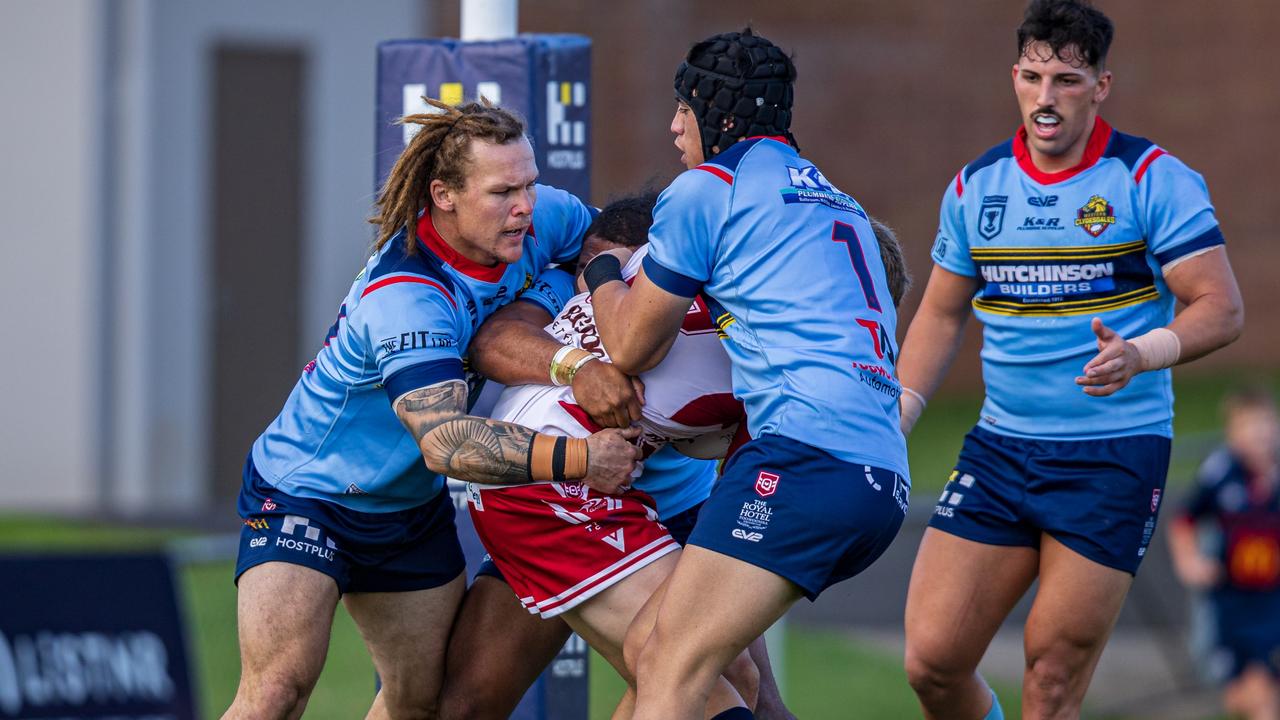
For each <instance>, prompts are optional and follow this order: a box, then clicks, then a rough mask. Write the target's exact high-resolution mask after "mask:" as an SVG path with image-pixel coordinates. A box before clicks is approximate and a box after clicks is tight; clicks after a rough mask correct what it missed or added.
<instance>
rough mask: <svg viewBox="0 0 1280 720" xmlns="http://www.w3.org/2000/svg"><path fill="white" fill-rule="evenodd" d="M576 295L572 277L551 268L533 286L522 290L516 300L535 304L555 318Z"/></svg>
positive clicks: (543, 272)
mask: <svg viewBox="0 0 1280 720" xmlns="http://www.w3.org/2000/svg"><path fill="white" fill-rule="evenodd" d="M576 294H577V288H576V287H574V277H573V276H572V275H570V274H569V273H567V272H565V271H563V270H560V269H557V268H549V269H547V270H543V271H542V274H541V275H539V276H538V279H537V280H534V281H533V284H532V285H530V286H529V287H527V288H525V289H524V290H521V291H520V294H519V295H517V296H516V300H523V301H524V302H530V303H533V304H534V305H537V306H538V307H540V308H542V309H543V310H546V311H547V312H548V313H550V314H551V317H555V316H556V315H559V314H560V311H561V310H563V309H564V305H565V303H567V302H569V298H572V297H573V296H574V295H576Z"/></svg>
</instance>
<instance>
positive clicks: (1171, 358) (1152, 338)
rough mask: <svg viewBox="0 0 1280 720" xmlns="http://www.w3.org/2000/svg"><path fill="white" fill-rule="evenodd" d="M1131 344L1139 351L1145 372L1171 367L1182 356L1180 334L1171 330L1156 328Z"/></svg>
mask: <svg viewBox="0 0 1280 720" xmlns="http://www.w3.org/2000/svg"><path fill="white" fill-rule="evenodd" d="M1129 342H1131V343H1133V346H1134V347H1135V348H1137V349H1138V355H1139V356H1140V357H1141V358H1142V369H1143V370H1144V371H1145V370H1163V369H1164V368H1167V367H1171V366H1172V365H1173V364H1174V363H1176V362H1178V358H1179V357H1180V356H1181V355H1182V341H1181V340H1179V339H1178V334H1177V333H1175V332H1174V331H1172V330H1170V329H1169V328H1162V327H1160V328H1156V329H1155V330H1152V331H1151V332H1149V333H1146V334H1145V335H1139V336H1138V337H1136V338H1134V339H1132V340H1130V341H1129Z"/></svg>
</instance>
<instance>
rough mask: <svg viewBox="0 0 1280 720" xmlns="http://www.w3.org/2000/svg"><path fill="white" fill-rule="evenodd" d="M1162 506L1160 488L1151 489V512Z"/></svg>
mask: <svg viewBox="0 0 1280 720" xmlns="http://www.w3.org/2000/svg"><path fill="white" fill-rule="evenodd" d="M1158 507H1160V488H1156V489H1155V490H1152V491H1151V512H1155V511H1156V508H1158Z"/></svg>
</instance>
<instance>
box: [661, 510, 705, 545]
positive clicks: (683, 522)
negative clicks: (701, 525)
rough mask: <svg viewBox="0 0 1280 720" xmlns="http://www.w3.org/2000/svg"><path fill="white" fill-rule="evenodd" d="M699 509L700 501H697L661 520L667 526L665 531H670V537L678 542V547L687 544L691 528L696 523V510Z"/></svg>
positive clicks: (691, 531)
mask: <svg viewBox="0 0 1280 720" xmlns="http://www.w3.org/2000/svg"><path fill="white" fill-rule="evenodd" d="M700 510H702V503H698V504H697V505H694V506H693V507H691V508H689V509H688V510H685V511H684V512H680V513H676V514H675V515H672V516H671V517H669V518H667V519H666V520H663V521H662V524H663V525H666V526H667V532H669V533H671V537H673V538H675V541H676V542H678V543H680V547H684V546H685V545H688V544H689V536H690V535H692V534H693V528H694V526H696V525H697V524H698V511H700Z"/></svg>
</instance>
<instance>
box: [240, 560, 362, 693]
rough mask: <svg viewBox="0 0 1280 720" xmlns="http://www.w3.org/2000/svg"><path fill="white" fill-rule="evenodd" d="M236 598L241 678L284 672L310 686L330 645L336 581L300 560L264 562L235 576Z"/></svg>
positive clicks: (275, 676) (280, 675)
mask: <svg viewBox="0 0 1280 720" xmlns="http://www.w3.org/2000/svg"><path fill="white" fill-rule="evenodd" d="M238 588H239V589H238V591H237V598H236V605H237V607H236V614H237V625H238V627H239V633H240V663H241V666H242V672H243V674H244V676H245V679H246V680H248V681H249V682H250V683H253V682H255V681H257V680H263V681H278V680H280V679H282V678H283V677H285V676H287V678H288V679H290V680H293V681H294V682H295V683H296V684H298V685H302V686H306V687H310V686H311V685H313V684H314V683H315V681H316V679H317V678H318V677H319V676H320V668H321V667H322V666H323V665H324V657H325V653H326V652H327V651H328V648H329V631H330V628H331V627H332V624H333V610H334V608H335V607H337V604H338V586H337V584H336V583H335V582H334V580H333V578H331V577H329V576H328V575H325V574H324V573H321V572H319V571H317V570H313V569H311V568H308V567H304V566H302V565H293V564H289V563H283V562H268V563H263V564H261V565H256V566H254V567H252V568H250V569H248V570H247V571H245V572H244V574H242V575H241V576H240V579H239V583H238Z"/></svg>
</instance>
